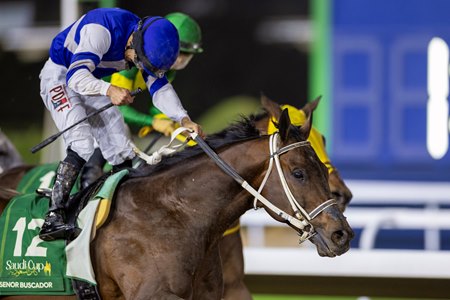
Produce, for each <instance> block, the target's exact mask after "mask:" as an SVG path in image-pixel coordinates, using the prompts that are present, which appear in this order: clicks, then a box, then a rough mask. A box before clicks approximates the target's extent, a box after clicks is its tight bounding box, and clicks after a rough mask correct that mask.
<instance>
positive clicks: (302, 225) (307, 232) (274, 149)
mask: <svg viewBox="0 0 450 300" xmlns="http://www.w3.org/2000/svg"><path fill="white" fill-rule="evenodd" d="M191 136H192V138H193V139H194V140H195V141H196V142H197V144H198V145H199V146H200V147H201V148H202V149H203V151H204V152H205V153H206V154H207V155H208V156H209V157H211V158H212V159H213V160H214V162H215V163H216V164H217V165H218V166H219V167H220V168H221V169H222V170H223V171H224V172H225V173H227V174H228V175H230V176H231V177H233V179H234V180H236V181H237V182H239V184H240V185H241V186H242V187H243V188H244V189H245V190H247V191H248V192H249V193H250V194H252V195H253V196H254V197H255V200H254V207H255V209H256V204H257V202H258V201H260V202H261V203H262V204H263V205H264V206H265V207H266V208H268V209H270V210H271V211H272V212H274V213H275V214H276V215H278V216H279V217H281V218H282V219H283V220H285V221H286V222H288V223H289V224H291V225H292V226H293V227H295V228H296V229H298V232H299V236H300V241H299V242H300V244H301V243H303V242H304V241H306V240H308V239H309V238H311V237H312V236H314V235H315V234H316V231H315V230H314V227H313V225H312V224H311V222H310V221H311V220H312V219H314V218H315V217H317V216H318V215H319V214H320V213H321V212H322V211H324V210H325V209H327V208H328V207H330V206H332V205H335V204H337V203H336V201H335V200H334V199H329V200H327V201H325V202H324V203H322V204H320V205H319V206H317V207H316V208H315V209H313V210H312V211H311V212H310V213H308V212H307V211H306V210H305V209H304V208H303V207H302V206H301V205H300V204H299V203H298V201H297V200H296V199H295V197H294V196H293V195H292V192H291V190H290V188H289V186H288V184H287V181H286V178H285V176H284V174H283V170H282V168H281V163H280V158H279V157H280V155H282V154H284V153H286V152H288V151H290V150H292V149H295V148H297V147H302V146H308V145H309V142H308V141H302V142H297V143H293V144H290V145H287V146H285V147H283V148H278V137H279V134H278V132H275V133H274V134H272V135H270V139H269V147H270V159H269V167H268V169H267V172H266V175H265V176H264V179H263V181H262V183H261V185H260V187H259V189H258V191H256V190H255V189H254V188H253V187H252V186H250V185H249V184H248V182H247V181H245V180H244V179H243V178H242V177H241V176H240V175H239V174H238V173H237V172H236V171H235V170H234V169H233V168H232V167H231V166H230V165H228V164H227V163H226V162H225V161H223V160H222V159H221V158H220V157H219V156H218V155H217V153H216V152H214V150H212V149H211V148H210V147H209V146H208V144H206V143H205V141H204V140H203V139H202V138H201V137H199V136H198V135H197V134H196V133H191ZM274 161H275V165H276V168H277V171H278V176H279V177H280V180H281V183H282V185H283V189H284V193H285V194H286V196H287V198H288V200H289V203H290V204H291V207H292V209H293V211H294V216H291V215H290V214H288V213H286V212H285V211H283V210H282V209H280V208H278V207H277V206H275V205H274V204H272V203H271V202H270V201H269V200H267V199H266V198H265V197H264V196H262V195H261V191H262V190H263V188H264V185H265V184H266V182H267V179H268V178H269V175H270V173H271V171H272V168H273V162H274Z"/></svg>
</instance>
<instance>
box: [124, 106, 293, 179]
mask: <svg viewBox="0 0 450 300" xmlns="http://www.w3.org/2000/svg"><path fill="white" fill-rule="evenodd" d="M267 116H268V113H267V111H265V110H264V111H263V112H262V113H259V114H256V115H250V116H248V117H247V116H243V115H241V116H240V117H241V119H240V120H237V121H235V122H234V123H233V124H231V125H230V126H228V127H227V128H225V129H223V130H222V131H220V132H218V133H215V134H212V135H209V136H208V137H207V138H206V139H205V142H206V143H207V144H208V145H209V146H210V147H211V148H212V149H214V150H216V149H218V148H221V147H224V146H228V145H231V144H234V143H236V142H240V141H244V140H249V139H254V138H258V137H260V136H261V134H260V132H259V130H258V129H257V128H256V126H255V122H257V121H259V120H261V119H264V118H266V117H267ZM290 136H291V137H293V138H295V139H297V140H300V130H299V129H298V128H297V127H295V126H291V128H290ZM202 153H204V152H203V150H202V149H201V148H200V147H199V146H197V145H196V146H193V147H187V148H185V149H184V150H183V151H180V152H178V153H175V154H173V155H170V156H166V157H163V159H162V160H161V162H159V163H158V164H156V165H147V164H145V165H143V167H140V168H138V169H130V174H129V178H134V177H144V176H149V175H152V174H154V173H156V172H158V171H161V170H164V169H167V168H169V167H171V166H173V165H176V164H178V163H180V162H183V161H185V160H187V159H189V158H191V157H194V156H197V155H199V154H202Z"/></svg>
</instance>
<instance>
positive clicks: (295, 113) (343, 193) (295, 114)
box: [255, 95, 353, 212]
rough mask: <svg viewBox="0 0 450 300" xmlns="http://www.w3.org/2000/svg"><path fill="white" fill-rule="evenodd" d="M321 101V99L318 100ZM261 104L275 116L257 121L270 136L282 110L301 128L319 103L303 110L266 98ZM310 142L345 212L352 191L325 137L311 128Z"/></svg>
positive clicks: (335, 196) (263, 117)
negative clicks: (334, 160)
mask: <svg viewBox="0 0 450 300" xmlns="http://www.w3.org/2000/svg"><path fill="white" fill-rule="evenodd" d="M318 99H319V98H318ZM261 102H262V105H263V107H265V108H266V110H267V111H268V109H267V108H269V107H270V110H271V111H272V113H273V114H276V115H277V116H278V117H276V116H275V115H272V116H269V115H262V116H260V117H259V118H258V120H257V121H256V124H255V125H256V127H257V128H258V130H259V131H260V132H261V133H262V134H269V133H271V131H272V130H274V125H273V124H272V122H273V121H275V122H277V120H278V119H277V118H279V116H280V115H281V111H282V108H287V109H288V112H289V116H290V118H291V122H292V124H293V125H295V126H301V125H303V124H304V123H305V121H306V114H305V111H313V110H314V109H315V107H316V106H317V101H313V102H308V103H306V104H305V105H304V106H303V107H302V108H300V109H298V108H296V107H294V106H291V105H281V106H280V105H279V104H278V103H276V102H274V101H272V100H270V99H269V98H267V97H266V96H264V95H263V96H262V97H261ZM308 141H310V142H311V146H312V147H313V149H314V151H315V152H316V154H317V155H318V156H319V159H320V160H321V161H322V162H323V163H324V164H325V166H326V167H327V168H328V174H329V177H328V185H329V186H330V190H331V194H332V195H333V198H334V199H335V200H336V201H337V203H338V206H339V209H340V210H341V211H342V212H344V211H345V208H346V207H347V205H348V204H349V203H350V200H351V199H352V197H353V195H352V192H351V191H350V189H349V188H348V187H347V185H346V184H345V182H344V180H343V179H342V177H341V175H340V174H339V171H338V170H337V168H336V167H335V166H334V165H333V164H332V163H331V161H330V159H329V157H328V154H327V151H326V140H325V137H324V136H323V135H322V134H321V133H320V132H319V131H318V130H317V129H315V128H314V126H313V127H312V128H311V131H310V135H309V137H308Z"/></svg>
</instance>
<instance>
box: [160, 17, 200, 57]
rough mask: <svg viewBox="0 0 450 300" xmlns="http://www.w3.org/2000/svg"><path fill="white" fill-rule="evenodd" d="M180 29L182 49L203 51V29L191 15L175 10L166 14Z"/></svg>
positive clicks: (196, 51)
mask: <svg viewBox="0 0 450 300" xmlns="http://www.w3.org/2000/svg"><path fill="white" fill-rule="evenodd" d="M166 19H167V20H169V21H170V22H172V24H173V25H175V27H176V28H177V30H178V35H179V37H180V51H181V52H188V53H194V54H195V53H202V52H203V49H202V47H201V46H202V31H201V29H200V26H199V25H198V23H197V22H196V21H195V20H194V19H192V18H191V17H190V16H188V15H186V14H183V13H180V12H175V13H170V14H168V15H167V16H166Z"/></svg>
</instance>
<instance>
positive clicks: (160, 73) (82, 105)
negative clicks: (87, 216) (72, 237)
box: [39, 8, 202, 241]
mask: <svg viewBox="0 0 450 300" xmlns="http://www.w3.org/2000/svg"><path fill="white" fill-rule="evenodd" d="M178 53H179V37H178V33H177V29H176V28H175V26H174V25H173V24H172V23H171V22H170V21H168V20H167V19H165V18H163V17H147V18H143V19H140V18H139V17H137V16H136V15H134V14H133V13H131V12H129V11H126V10H123V9H118V8H99V9H94V10H92V11H90V12H88V13H87V14H85V15H84V16H82V17H81V18H80V19H79V20H78V21H76V22H75V23H73V24H72V25H70V26H69V27H67V28H66V29H64V30H63V31H62V32H60V33H59V34H58V35H57V36H56V37H55V38H54V39H53V42H52V45H51V48H50V58H49V59H48V61H47V62H46V63H45V65H44V67H43V69H42V71H41V74H40V79H41V90H40V93H41V97H42V99H43V101H44V104H45V106H46V108H47V109H48V110H49V112H50V114H51V116H52V118H53V120H54V122H55V124H56V126H57V127H58V129H59V130H63V129H65V128H67V127H68V126H70V125H72V124H74V123H76V122H77V121H79V120H81V119H82V118H84V117H86V115H87V114H89V113H90V112H92V111H95V110H97V109H99V108H101V107H103V106H105V105H106V104H108V103H110V102H112V103H113V104H114V105H125V104H130V103H131V102H133V99H134V97H133V96H131V94H130V91H129V90H127V89H125V88H121V87H118V86H115V85H113V84H111V83H108V82H105V81H103V80H101V79H100V78H102V77H104V76H108V75H111V74H113V73H115V72H118V71H121V70H125V69H129V68H130V67H132V66H137V67H138V68H139V69H140V71H141V72H142V75H143V78H144V79H145V83H146V85H147V88H148V90H149V91H150V94H151V96H152V101H153V104H154V105H155V106H156V107H157V108H158V109H159V110H161V111H162V112H163V113H164V114H166V115H167V116H168V117H169V118H171V119H172V120H174V121H176V122H179V123H180V124H181V125H182V126H184V127H187V128H189V129H191V130H193V131H195V132H197V133H199V134H201V135H202V130H201V127H200V126H199V125H198V124H196V123H194V122H193V121H191V119H190V118H189V116H188V114H187V112H186V110H185V109H184V108H183V106H182V104H181V102H180V99H179V98H178V96H177V93H176V92H175V90H174V89H173V87H172V85H171V84H170V83H169V82H168V80H167V79H166V76H165V73H166V72H167V71H168V70H169V69H170V67H171V66H172V65H173V64H174V62H175V61H176V58H177V56H178ZM125 128H126V127H125V124H124V121H123V117H122V114H121V113H120V112H119V110H118V109H117V107H116V106H114V107H112V108H110V109H108V110H106V111H104V112H103V113H101V114H99V115H97V116H95V117H92V118H90V119H89V121H88V122H82V123H81V124H79V125H77V126H76V127H74V128H73V129H71V130H69V131H68V132H66V133H65V134H64V141H65V144H66V148H67V156H66V157H65V159H64V160H63V161H61V162H60V163H59V165H58V168H57V172H56V179H55V184H54V187H53V191H52V197H51V204H50V208H49V211H48V213H47V215H46V218H45V222H44V225H43V226H42V228H41V231H40V234H39V237H40V238H41V239H42V240H45V241H50V240H54V239H60V238H65V237H66V232H67V225H66V220H65V213H64V207H65V202H66V201H67V198H68V197H69V194H70V191H71V189H72V187H73V185H74V183H75V180H76V178H77V176H78V174H79V172H80V170H81V168H82V167H83V165H84V164H85V162H86V160H88V159H89V157H90V156H91V155H92V153H93V151H94V141H95V142H96V143H97V144H98V146H99V147H100V149H101V152H102V154H103V156H104V158H105V159H106V160H107V161H108V162H109V163H110V164H111V165H113V170H120V169H121V168H124V167H129V166H131V159H133V157H134V156H135V153H134V152H133V150H132V146H131V141H130V139H129V137H128V136H127V132H126V129H125Z"/></svg>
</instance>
